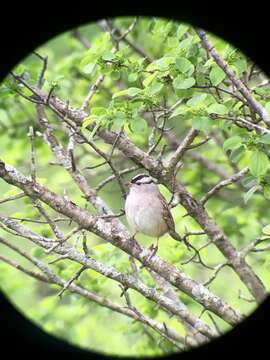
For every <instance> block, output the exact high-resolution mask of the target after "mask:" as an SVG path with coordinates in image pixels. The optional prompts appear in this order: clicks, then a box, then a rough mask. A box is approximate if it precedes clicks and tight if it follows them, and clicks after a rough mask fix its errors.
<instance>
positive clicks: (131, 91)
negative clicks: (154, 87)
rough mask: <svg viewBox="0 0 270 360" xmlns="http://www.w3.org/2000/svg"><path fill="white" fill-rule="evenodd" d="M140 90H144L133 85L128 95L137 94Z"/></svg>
mask: <svg viewBox="0 0 270 360" xmlns="http://www.w3.org/2000/svg"><path fill="white" fill-rule="evenodd" d="M140 92H142V89H139V88H136V87H131V88H129V89H128V96H136V95H138V94H139V93H140Z"/></svg>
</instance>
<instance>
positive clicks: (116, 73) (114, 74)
mask: <svg viewBox="0 0 270 360" xmlns="http://www.w3.org/2000/svg"><path fill="white" fill-rule="evenodd" d="M120 77H121V73H120V71H117V70H114V71H112V72H111V78H112V79H113V80H119V79H120Z"/></svg>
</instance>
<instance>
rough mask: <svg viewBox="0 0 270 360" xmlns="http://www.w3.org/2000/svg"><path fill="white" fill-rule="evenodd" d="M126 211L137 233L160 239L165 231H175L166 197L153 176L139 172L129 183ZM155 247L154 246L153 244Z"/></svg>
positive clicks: (130, 223) (129, 221)
mask: <svg viewBox="0 0 270 360" xmlns="http://www.w3.org/2000/svg"><path fill="white" fill-rule="evenodd" d="M125 213H126V217H127V221H128V223H129V225H130V227H131V228H132V229H133V230H134V232H135V234H134V236H135V235H136V234H137V233H142V234H145V235H148V236H151V237H155V238H157V244H156V247H154V249H155V252H154V253H156V252H157V249H158V239H159V238H160V237H161V236H162V235H164V234H165V233H167V232H169V233H173V234H176V233H175V225H174V220H173V217H172V215H171V213H170V209H169V206H168V204H167V201H166V200H165V198H164V197H163V196H162V195H161V193H160V191H159V188H158V186H157V184H156V183H155V181H154V180H153V179H152V178H151V176H149V175H146V174H139V175H136V176H134V177H133V178H132V179H131V181H130V183H129V193H128V196H127V198H126V203H125ZM152 248H153V246H152Z"/></svg>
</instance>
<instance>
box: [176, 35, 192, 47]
mask: <svg viewBox="0 0 270 360" xmlns="http://www.w3.org/2000/svg"><path fill="white" fill-rule="evenodd" d="M192 39H193V37H191V36H190V37H188V38H186V39H184V40H182V41H181V42H180V44H179V49H183V50H188V49H189V47H190V45H191V43H192Z"/></svg>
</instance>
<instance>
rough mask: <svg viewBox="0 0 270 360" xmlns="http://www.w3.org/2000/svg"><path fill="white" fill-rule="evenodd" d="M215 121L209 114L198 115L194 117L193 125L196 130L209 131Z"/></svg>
mask: <svg viewBox="0 0 270 360" xmlns="http://www.w3.org/2000/svg"><path fill="white" fill-rule="evenodd" d="M212 124H213V122H212V121H211V119H209V118H208V117H207V116H196V117H194V118H193V119H192V126H193V128H194V129H196V130H202V131H207V130H210V129H211V128H212Z"/></svg>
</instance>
